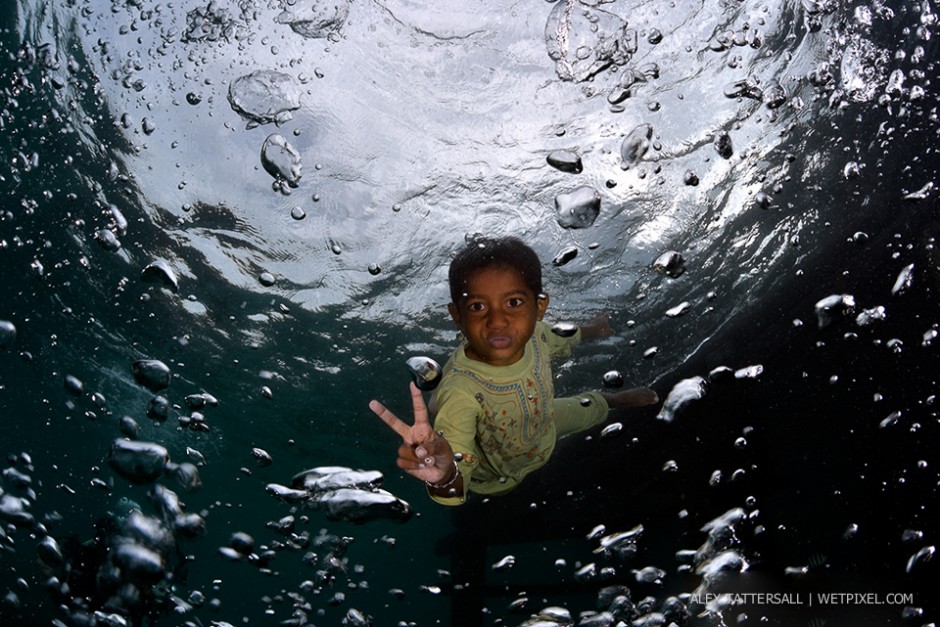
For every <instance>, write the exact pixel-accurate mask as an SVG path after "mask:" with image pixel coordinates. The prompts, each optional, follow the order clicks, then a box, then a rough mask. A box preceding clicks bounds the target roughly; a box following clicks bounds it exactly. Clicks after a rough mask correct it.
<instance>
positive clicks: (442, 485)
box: [424, 459, 460, 490]
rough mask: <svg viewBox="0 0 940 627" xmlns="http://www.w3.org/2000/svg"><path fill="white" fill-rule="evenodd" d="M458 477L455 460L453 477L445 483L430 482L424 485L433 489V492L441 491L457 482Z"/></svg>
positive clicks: (458, 472) (455, 461) (458, 469)
mask: <svg viewBox="0 0 940 627" xmlns="http://www.w3.org/2000/svg"><path fill="white" fill-rule="evenodd" d="M459 476H460V468H458V467H457V460H456V459H455V460H454V476H453V477H451V478H450V480H449V481H447V482H446V483H440V484H438V483H431V482H430V481H425V482H424V484H425V485H426V486H428V487H429V488H434V489H435V490H443V489H444V488H449V487H450V486H452V485H454V482H455V481H457V477H459Z"/></svg>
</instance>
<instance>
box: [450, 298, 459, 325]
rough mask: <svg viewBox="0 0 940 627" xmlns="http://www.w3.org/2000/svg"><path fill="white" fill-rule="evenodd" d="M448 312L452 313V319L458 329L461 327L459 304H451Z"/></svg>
mask: <svg viewBox="0 0 940 627" xmlns="http://www.w3.org/2000/svg"><path fill="white" fill-rule="evenodd" d="M447 311H448V312H450V318H451V320H453V321H454V324H456V325H457V326H458V327H459V326H460V307H458V306H457V303H449V304H448V305H447Z"/></svg>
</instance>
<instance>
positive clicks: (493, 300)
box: [449, 267, 548, 366]
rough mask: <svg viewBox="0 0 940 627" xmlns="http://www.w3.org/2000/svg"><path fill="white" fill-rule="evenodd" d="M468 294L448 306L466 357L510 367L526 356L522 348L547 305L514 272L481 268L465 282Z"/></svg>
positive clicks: (504, 269)
mask: <svg viewBox="0 0 940 627" xmlns="http://www.w3.org/2000/svg"><path fill="white" fill-rule="evenodd" d="M466 293H467V295H466V296H465V297H464V298H462V299H461V300H460V303H459V304H455V303H451V304H450V307H449V309H450V315H451V317H452V318H453V319H454V322H456V323H457V326H458V327H459V328H460V331H461V332H462V333H463V335H464V337H465V338H466V339H467V348H466V354H467V357H469V358H470V359H473V360H476V361H482V362H485V363H488V364H490V365H493V366H509V365H511V364H514V363H516V362H517V361H519V360H520V359H521V358H522V356H523V355H524V354H525V345H526V342H528V341H529V338H530V337H532V333H533V332H534V331H535V322H536V320H541V319H542V315H543V314H544V313H545V308H546V307H547V306H548V296H547V295H543V297H542V298H539V295H538V294H534V293H533V292H532V290H530V289H529V288H528V287H526V284H525V283H524V282H523V280H522V277H521V276H520V275H519V273H518V272H516V271H515V270H510V269H507V268H498V267H494V268H484V269H482V270H477V271H476V272H474V273H473V274H472V275H470V279H469V280H468V281H467V289H466Z"/></svg>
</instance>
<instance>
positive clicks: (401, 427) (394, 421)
mask: <svg viewBox="0 0 940 627" xmlns="http://www.w3.org/2000/svg"><path fill="white" fill-rule="evenodd" d="M369 409H371V410H372V412H373V413H374V414H375V415H376V416H378V417H379V418H381V419H382V422H384V423H385V424H387V425H388V426H389V427H391V428H392V431H394V432H395V433H397V434H398V435H399V437H401V439H402V440H407V439H408V434H409V432H410V431H411V427H409V426H408V425H406V424H405V423H404V422H402V421H401V420H399V419H398V416H396V415H395V414H393V413H392V412H391V410H389V409H388V408H387V407H385V405H383V404H382V403H380V402H378V401H371V402H370V403H369Z"/></svg>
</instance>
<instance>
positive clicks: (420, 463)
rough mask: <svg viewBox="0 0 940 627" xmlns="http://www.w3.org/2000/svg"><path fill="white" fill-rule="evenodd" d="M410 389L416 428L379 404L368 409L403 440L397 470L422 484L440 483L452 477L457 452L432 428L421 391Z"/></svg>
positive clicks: (372, 404)
mask: <svg viewBox="0 0 940 627" xmlns="http://www.w3.org/2000/svg"><path fill="white" fill-rule="evenodd" d="M410 387H411V404H412V407H413V408H414V417H415V422H414V425H411V426H409V425H408V424H407V423H406V422H404V421H402V420H400V419H399V418H398V416H396V415H395V414H394V413H392V412H391V411H390V410H389V409H388V408H387V407H385V406H384V405H382V403H380V402H378V401H372V402H370V403H369V409H371V410H372V411H373V412H374V413H375V415H376V416H378V417H379V418H381V419H382V421H383V422H384V423H385V424H387V425H388V426H389V427H391V428H392V430H393V431H394V432H395V433H397V434H398V435H399V436H401V439H402V445H401V446H400V447H399V448H398V461H397V464H398V467H399V468H401V469H402V470H404V471H405V472H407V473H408V474H409V475H411V476H413V477H417V478H418V479H421V480H422V481H428V482H430V483H440V482H441V481H442V480H443V479H444V478H446V477H447V476H448V475H449V473H451V466H453V463H454V451H453V449H451V447H450V443H449V442H448V441H447V440H446V439H445V438H444V437H443V436H440V435H438V434H437V433H435V432H434V430H433V429H432V428H431V423H430V421H429V420H428V408H427V405H425V404H424V397H422V396H421V390H419V389H418V387H417V386H416V385H415V384H414V383H412V384H411V385H410Z"/></svg>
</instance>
